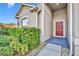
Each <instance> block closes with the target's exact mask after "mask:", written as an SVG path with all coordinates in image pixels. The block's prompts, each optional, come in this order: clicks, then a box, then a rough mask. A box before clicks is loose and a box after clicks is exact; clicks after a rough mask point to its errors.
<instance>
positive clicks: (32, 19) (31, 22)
mask: <svg viewBox="0 0 79 59" xmlns="http://www.w3.org/2000/svg"><path fill="white" fill-rule="evenodd" d="M24 17H27V18H26V19H28V24H27V25H26V26H24V27H36V12H33V13H28V14H27V15H24V16H22V17H20V18H19V23H21V25H20V26H21V27H22V19H23V18H24Z"/></svg>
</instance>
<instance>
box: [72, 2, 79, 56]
mask: <svg viewBox="0 0 79 59" xmlns="http://www.w3.org/2000/svg"><path fill="white" fill-rule="evenodd" d="M72 7H73V13H72V14H73V15H72V17H73V18H72V19H73V33H74V36H73V39H74V55H79V26H78V25H79V4H78V3H74V4H73V5H72Z"/></svg>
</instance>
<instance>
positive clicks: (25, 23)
mask: <svg viewBox="0 0 79 59" xmlns="http://www.w3.org/2000/svg"><path fill="white" fill-rule="evenodd" d="M28 22H29V21H28V19H24V20H23V23H22V25H23V27H26V26H27V25H28Z"/></svg>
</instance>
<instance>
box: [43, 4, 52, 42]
mask: <svg viewBox="0 0 79 59" xmlns="http://www.w3.org/2000/svg"><path fill="white" fill-rule="evenodd" d="M52 26H53V25H52V12H51V9H50V8H49V7H48V6H47V5H44V37H45V39H44V41H45V40H47V39H49V38H51V37H52Z"/></svg>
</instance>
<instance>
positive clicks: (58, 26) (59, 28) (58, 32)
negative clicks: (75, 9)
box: [56, 21, 63, 36]
mask: <svg viewBox="0 0 79 59" xmlns="http://www.w3.org/2000/svg"><path fill="white" fill-rule="evenodd" d="M56 36H63V21H59V22H56Z"/></svg>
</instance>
